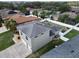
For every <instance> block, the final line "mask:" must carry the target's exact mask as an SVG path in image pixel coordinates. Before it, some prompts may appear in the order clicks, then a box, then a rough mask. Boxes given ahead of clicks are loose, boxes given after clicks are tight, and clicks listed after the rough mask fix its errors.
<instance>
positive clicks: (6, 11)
mask: <svg viewBox="0 0 79 59" xmlns="http://www.w3.org/2000/svg"><path fill="white" fill-rule="evenodd" d="M15 14H22V13H21V12H20V11H18V10H10V9H1V10H0V15H1V16H2V18H6V17H7V16H9V15H10V16H11V15H15Z"/></svg>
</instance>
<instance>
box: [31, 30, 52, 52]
mask: <svg viewBox="0 0 79 59" xmlns="http://www.w3.org/2000/svg"><path fill="white" fill-rule="evenodd" d="M51 40H52V38H50V36H49V31H47V32H45V33H44V34H43V35H40V36H38V37H37V38H34V39H32V51H33V52H34V51H36V50H37V49H39V48H41V47H43V46H44V45H45V44H47V43H48V42H50V41H51Z"/></svg>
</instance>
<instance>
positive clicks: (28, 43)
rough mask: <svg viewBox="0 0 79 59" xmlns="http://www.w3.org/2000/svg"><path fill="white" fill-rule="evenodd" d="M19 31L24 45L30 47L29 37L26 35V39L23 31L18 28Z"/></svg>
mask: <svg viewBox="0 0 79 59" xmlns="http://www.w3.org/2000/svg"><path fill="white" fill-rule="evenodd" d="M19 33H20V37H21V40H22V41H23V43H24V44H25V46H26V47H27V48H29V49H31V39H30V38H29V37H27V38H28V40H27V39H26V34H24V33H23V32H21V31H20V30H19ZM21 33H22V34H21Z"/></svg>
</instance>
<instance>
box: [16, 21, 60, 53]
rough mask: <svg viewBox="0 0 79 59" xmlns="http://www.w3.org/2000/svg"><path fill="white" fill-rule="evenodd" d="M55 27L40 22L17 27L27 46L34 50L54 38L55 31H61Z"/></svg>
mask: <svg viewBox="0 0 79 59" xmlns="http://www.w3.org/2000/svg"><path fill="white" fill-rule="evenodd" d="M54 28H55V27H53V28H49V27H46V26H44V25H42V24H40V23H39V22H36V23H35V22H34V23H33V22H31V23H29V24H26V25H22V26H18V27H17V29H18V31H19V33H20V37H21V39H22V41H23V42H24V44H25V45H26V47H27V48H29V49H31V50H32V52H34V51H36V50H37V49H39V48H41V47H43V46H44V45H45V44H47V43H48V42H49V41H51V40H52V38H53V37H54V36H55V33H56V32H58V31H59V30H55V29H54ZM58 29H59V28H58ZM57 34H58V33H57Z"/></svg>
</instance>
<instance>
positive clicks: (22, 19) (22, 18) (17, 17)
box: [6, 14, 40, 24]
mask: <svg viewBox="0 0 79 59" xmlns="http://www.w3.org/2000/svg"><path fill="white" fill-rule="evenodd" d="M6 19H13V20H15V21H16V23H17V24H23V23H26V22H31V21H35V20H36V21H37V20H39V19H40V18H38V17H37V16H25V15H20V14H15V15H11V16H7V17H6Z"/></svg>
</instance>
